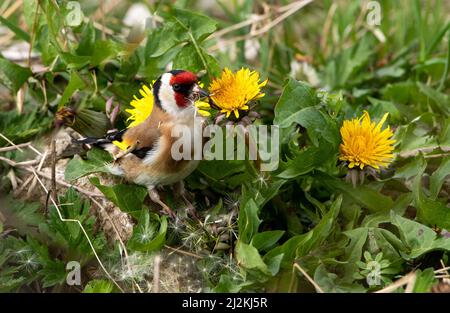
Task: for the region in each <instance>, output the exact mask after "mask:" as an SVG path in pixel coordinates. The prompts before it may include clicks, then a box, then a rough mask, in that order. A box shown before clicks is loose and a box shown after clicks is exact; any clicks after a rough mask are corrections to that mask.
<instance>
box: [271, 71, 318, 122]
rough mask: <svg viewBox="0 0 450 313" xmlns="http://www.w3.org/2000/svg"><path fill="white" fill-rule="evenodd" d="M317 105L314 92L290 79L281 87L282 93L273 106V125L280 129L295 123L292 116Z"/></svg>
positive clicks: (304, 84) (309, 87) (310, 88)
mask: <svg viewBox="0 0 450 313" xmlns="http://www.w3.org/2000/svg"><path fill="white" fill-rule="evenodd" d="M317 104H318V99H317V97H316V92H315V90H314V89H313V88H312V87H311V86H309V85H307V84H306V83H303V82H299V81H297V80H295V79H292V78H290V79H289V80H288V81H287V82H286V84H285V85H284V87H283V93H282V94H281V97H280V99H279V100H278V102H277V104H276V105H275V118H274V121H273V122H274V124H275V125H279V126H280V127H281V128H286V127H289V126H290V125H291V124H293V123H294V122H295V120H294V119H292V116H293V115H294V114H297V112H299V111H300V110H302V109H304V108H307V107H310V106H314V105H317Z"/></svg>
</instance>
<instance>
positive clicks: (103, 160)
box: [64, 148, 112, 181]
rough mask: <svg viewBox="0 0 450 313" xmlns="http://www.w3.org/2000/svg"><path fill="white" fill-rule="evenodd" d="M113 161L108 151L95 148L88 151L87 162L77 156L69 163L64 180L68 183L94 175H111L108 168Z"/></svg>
mask: <svg viewBox="0 0 450 313" xmlns="http://www.w3.org/2000/svg"><path fill="white" fill-rule="evenodd" d="M111 161H112V157H111V155H110V154H109V153H108V152H107V151H105V150H102V149H99V148H93V149H91V150H89V151H88V153H87V160H83V159H82V158H81V157H80V156H78V155H75V156H74V157H73V159H72V160H70V161H69V163H68V164H67V166H66V170H65V172H64V178H65V180H67V181H73V180H76V179H78V178H80V177H83V176H86V175H89V174H92V173H98V172H103V173H109V170H108V168H107V166H108V164H109V162H111Z"/></svg>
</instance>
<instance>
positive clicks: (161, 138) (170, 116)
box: [79, 70, 209, 217]
mask: <svg viewBox="0 0 450 313" xmlns="http://www.w3.org/2000/svg"><path fill="white" fill-rule="evenodd" d="M147 90H148V91H150V90H149V89H147ZM152 93H153V99H154V105H153V109H152V111H151V114H150V115H149V116H148V117H147V118H146V119H145V120H144V121H143V122H142V123H140V124H138V125H136V126H133V127H131V128H126V129H123V130H120V131H115V132H112V133H108V134H107V135H106V136H105V137H103V138H89V137H87V138H84V139H81V140H79V141H80V142H81V143H85V144H94V145H97V146H100V147H101V148H103V149H105V150H106V151H108V152H109V153H110V154H111V155H112V156H113V159H114V161H113V162H111V163H110V164H108V169H109V172H110V173H112V174H113V175H116V176H120V177H124V178H125V179H126V180H127V181H129V182H132V183H135V184H138V185H142V186H145V187H147V190H148V194H149V196H150V199H151V200H152V201H153V202H154V203H157V204H159V205H160V206H161V207H162V209H163V211H162V212H163V213H166V214H168V215H169V216H171V217H175V214H174V212H173V210H172V209H171V208H170V207H169V206H168V205H167V204H165V203H164V202H163V201H162V200H161V198H160V196H159V193H158V190H157V188H159V187H160V186H166V185H172V184H176V185H177V186H178V188H177V189H178V190H177V192H178V193H179V194H180V196H181V197H182V198H183V200H184V201H185V202H186V203H187V204H188V206H189V207H190V209H191V210H192V211H193V212H195V210H194V209H193V207H192V205H191V204H190V202H189V201H188V200H187V198H186V194H185V189H184V185H183V179H184V178H186V177H187V176H188V175H190V174H191V173H192V172H193V171H194V170H195V169H196V167H197V166H198V164H199V160H196V159H192V158H191V159H189V160H187V159H181V160H177V159H175V158H174V157H173V156H172V153H171V149H172V145H173V144H174V142H175V141H176V140H177V139H179V138H178V137H176V136H173V134H172V131H173V129H174V128H175V127H176V126H183V127H185V128H186V127H187V128H188V129H189V130H190V131H191V142H190V143H188V144H192V145H193V144H194V142H193V140H195V136H197V137H198V136H200V137H201V134H200V135H199V134H198V132H197V130H196V129H195V127H196V126H195V123H198V122H200V123H201V124H202V125H204V124H203V123H204V122H205V118H203V117H201V116H200V115H199V114H196V113H197V112H196V107H195V105H194V102H195V101H196V100H198V99H200V98H206V97H208V96H209V95H208V93H207V92H206V91H204V90H203V89H202V88H200V86H199V79H198V77H197V76H196V75H195V74H194V73H192V72H190V71H187V70H171V71H168V72H166V73H164V74H163V75H161V76H160V77H159V78H158V79H157V80H156V81H155V82H154V83H153V90H152ZM195 119H197V121H194V120H195ZM197 139H199V140H202V139H201V138H197ZM119 146H121V147H122V149H121V148H119ZM123 147H126V148H125V149H124V148H123ZM193 150H194V149H191V151H193ZM194 214H195V213H194Z"/></svg>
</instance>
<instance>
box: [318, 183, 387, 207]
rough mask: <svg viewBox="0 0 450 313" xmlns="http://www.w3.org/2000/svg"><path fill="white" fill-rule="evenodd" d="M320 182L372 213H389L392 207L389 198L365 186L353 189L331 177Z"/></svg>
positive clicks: (349, 185)
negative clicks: (340, 192)
mask: <svg viewBox="0 0 450 313" xmlns="http://www.w3.org/2000/svg"><path fill="white" fill-rule="evenodd" d="M321 181H322V182H323V183H325V184H326V185H328V186H330V187H331V188H332V189H334V190H340V191H342V192H343V193H344V194H345V196H346V197H348V198H350V199H351V200H353V201H354V202H356V203H358V204H359V205H361V206H363V207H365V208H367V209H369V210H371V211H373V212H380V211H389V210H391V209H392V207H393V205H394V201H393V200H392V198H391V197H389V196H385V195H383V194H381V193H380V192H379V191H377V190H374V189H372V188H370V187H369V186H366V185H360V186H356V187H353V186H352V185H351V184H349V183H345V182H343V181H341V180H338V179H335V178H331V177H329V178H323V179H321Z"/></svg>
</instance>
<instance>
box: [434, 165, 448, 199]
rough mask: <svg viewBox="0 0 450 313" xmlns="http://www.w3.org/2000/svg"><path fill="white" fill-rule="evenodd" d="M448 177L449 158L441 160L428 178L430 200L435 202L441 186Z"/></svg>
mask: <svg viewBox="0 0 450 313" xmlns="http://www.w3.org/2000/svg"><path fill="white" fill-rule="evenodd" d="M449 175H450V156H447V157H445V158H443V159H442V161H441V165H440V166H439V167H438V169H437V170H436V171H434V173H433V174H432V175H431V177H430V198H431V199H433V200H435V199H436V198H437V196H438V194H439V191H440V190H441V187H442V184H443V183H444V181H445V180H446V179H447V178H448V177H449Z"/></svg>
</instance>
